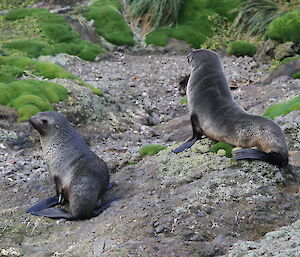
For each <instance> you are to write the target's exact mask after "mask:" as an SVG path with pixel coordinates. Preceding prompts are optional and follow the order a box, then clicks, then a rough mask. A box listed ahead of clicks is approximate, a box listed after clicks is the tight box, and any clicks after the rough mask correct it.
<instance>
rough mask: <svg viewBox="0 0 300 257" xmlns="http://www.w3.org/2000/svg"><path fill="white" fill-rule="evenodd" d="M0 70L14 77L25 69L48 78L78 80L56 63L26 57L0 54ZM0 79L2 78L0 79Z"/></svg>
mask: <svg viewBox="0 0 300 257" xmlns="http://www.w3.org/2000/svg"><path fill="white" fill-rule="evenodd" d="M0 71H3V72H6V73H7V74H11V75H12V76H14V77H18V76H20V75H22V74H23V73H24V71H26V72H30V73H32V74H33V75H36V76H42V77H44V78H48V79H53V78H68V79H77V80H80V79H79V78H77V77H76V76H75V75H73V74H71V73H69V72H68V71H66V70H65V69H64V68H62V67H61V66H59V65H57V64H53V63H43V62H38V61H35V60H32V59H30V58H28V57H17V56H0ZM0 81H2V80H1V79H0ZM2 82H5V81H2Z"/></svg>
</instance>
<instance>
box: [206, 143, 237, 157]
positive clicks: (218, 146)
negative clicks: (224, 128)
mask: <svg viewBox="0 0 300 257" xmlns="http://www.w3.org/2000/svg"><path fill="white" fill-rule="evenodd" d="M220 149H224V150H225V151H226V157H228V158H231V157H232V149H233V146H232V145H230V144H228V143H225V142H218V143H216V144H215V145H213V146H212V148H211V149H210V151H211V152H213V153H217V152H218V150H220Z"/></svg>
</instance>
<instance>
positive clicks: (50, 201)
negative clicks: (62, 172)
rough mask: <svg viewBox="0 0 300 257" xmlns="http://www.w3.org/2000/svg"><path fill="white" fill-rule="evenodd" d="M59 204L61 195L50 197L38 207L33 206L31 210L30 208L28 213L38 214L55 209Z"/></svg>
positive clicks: (37, 205)
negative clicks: (51, 208) (48, 209)
mask: <svg viewBox="0 0 300 257" xmlns="http://www.w3.org/2000/svg"><path fill="white" fill-rule="evenodd" d="M57 204H60V202H59V195H56V196H53V197H49V198H47V199H44V200H42V201H40V202H39V203H37V204H36V205H34V206H32V207H31V208H29V209H28V210H26V212H27V213H28V212H30V213H32V212H37V211H41V210H44V209H47V208H50V207H53V206H55V205H57Z"/></svg>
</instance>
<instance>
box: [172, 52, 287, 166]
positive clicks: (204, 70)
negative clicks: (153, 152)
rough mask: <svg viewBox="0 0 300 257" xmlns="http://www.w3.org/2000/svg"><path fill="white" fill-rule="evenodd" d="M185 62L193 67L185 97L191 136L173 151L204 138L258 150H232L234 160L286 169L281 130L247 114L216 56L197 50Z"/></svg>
mask: <svg viewBox="0 0 300 257" xmlns="http://www.w3.org/2000/svg"><path fill="white" fill-rule="evenodd" d="M187 59H188V63H189V65H190V66H191V68H192V72H191V76H190V78H189V81H188V86H187V97H188V106H189V112H190V117H191V123H192V127H193V137H192V138H191V139H189V140H188V141H187V142H185V143H183V144H182V145H181V146H179V147H178V148H177V149H175V150H174V151H173V152H175V153H178V152H181V151H183V150H185V149H187V148H189V147H191V146H192V145H193V144H194V143H195V142H196V140H198V139H200V138H201V137H202V135H205V136H207V137H209V138H211V139H213V140H215V141H225V142H227V143H229V144H232V145H234V146H240V147H253V146H256V147H257V148H258V150H256V149H242V150H238V151H235V152H234V153H233V159H235V160H240V159H257V160H263V161H266V162H269V163H272V164H275V165H278V166H280V167H286V166H287V165H288V146H287V143H286V139H285V136H284V133H283V131H282V130H281V128H280V127H279V126H278V125H277V124H276V123H275V122H273V121H271V120H269V119H267V118H264V117H261V116H256V115H251V114H249V113H248V112H246V111H245V110H244V109H243V108H242V107H241V106H240V105H239V104H238V103H237V102H236V101H235V100H234V99H233V96H232V94H231V91H230V88H229V86H228V83H227V79H226V76H225V74H224V71H223V68H222V64H221V61H220V58H219V56H218V55H217V54H216V53H215V52H213V51H211V50H205V49H203V50H202V49H198V50H193V51H192V52H191V53H190V54H189V55H188V56H187Z"/></svg>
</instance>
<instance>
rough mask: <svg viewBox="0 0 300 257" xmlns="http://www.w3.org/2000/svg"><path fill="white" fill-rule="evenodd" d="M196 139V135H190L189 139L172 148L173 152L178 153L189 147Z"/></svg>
mask: <svg viewBox="0 0 300 257" xmlns="http://www.w3.org/2000/svg"><path fill="white" fill-rule="evenodd" d="M197 140H198V137H197V136H194V137H192V138H191V139H189V140H188V141H186V142H185V143H183V144H182V145H180V146H179V147H177V148H176V149H175V150H173V151H172V152H173V153H180V152H182V151H184V150H185V149H188V148H190V147H191V146H192V145H193V144H195V142H196V141H197Z"/></svg>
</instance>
